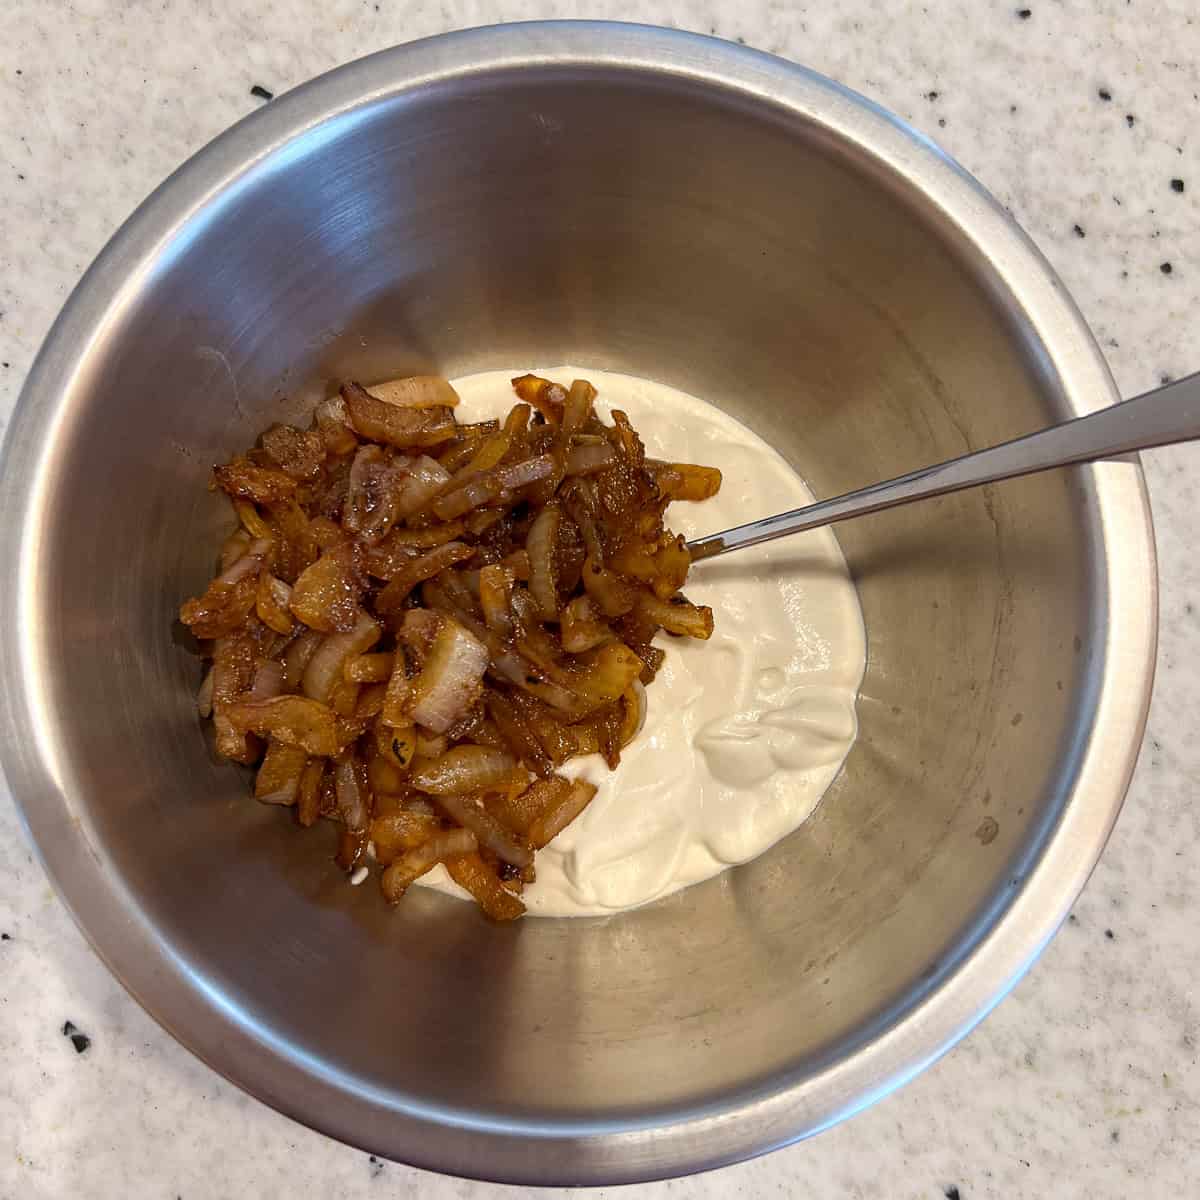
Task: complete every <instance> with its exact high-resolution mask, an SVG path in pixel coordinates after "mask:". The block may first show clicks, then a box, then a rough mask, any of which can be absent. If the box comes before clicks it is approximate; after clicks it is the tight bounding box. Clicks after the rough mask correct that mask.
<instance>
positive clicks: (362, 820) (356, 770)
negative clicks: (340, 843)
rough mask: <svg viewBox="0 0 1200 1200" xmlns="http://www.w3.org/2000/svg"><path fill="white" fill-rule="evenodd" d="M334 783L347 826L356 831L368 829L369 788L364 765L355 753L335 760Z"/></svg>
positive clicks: (340, 810) (342, 816)
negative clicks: (363, 771)
mask: <svg viewBox="0 0 1200 1200" xmlns="http://www.w3.org/2000/svg"><path fill="white" fill-rule="evenodd" d="M333 785H334V788H335V789H336V793H337V806H338V813H339V814H340V815H341V818H342V821H343V823H344V824H345V826H346V828H347V829H352V830H355V831H358V830H361V829H366V827H367V816H368V808H367V796H366V790H367V789H366V784H365V779H364V777H363V774H362V766H361V764H360V763H359V762H358V760H357V759H356V758H355V757H354V755H353V754H348V755H346V756H344V757H342V758H338V759H336V760H335V761H334V764H333Z"/></svg>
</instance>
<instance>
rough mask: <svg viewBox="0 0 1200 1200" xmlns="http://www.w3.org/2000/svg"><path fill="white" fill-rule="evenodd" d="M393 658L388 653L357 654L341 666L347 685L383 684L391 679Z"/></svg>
mask: <svg viewBox="0 0 1200 1200" xmlns="http://www.w3.org/2000/svg"><path fill="white" fill-rule="evenodd" d="M394 665H395V656H394V655H392V654H390V653H386V652H385V653H383V654H359V655H356V656H355V657H353V658H348V659H346V661H345V662H344V663H343V664H342V677H343V678H344V679H345V680H346V682H347V683H385V682H386V681H387V680H389V679H391V677H392V667H393V666H394Z"/></svg>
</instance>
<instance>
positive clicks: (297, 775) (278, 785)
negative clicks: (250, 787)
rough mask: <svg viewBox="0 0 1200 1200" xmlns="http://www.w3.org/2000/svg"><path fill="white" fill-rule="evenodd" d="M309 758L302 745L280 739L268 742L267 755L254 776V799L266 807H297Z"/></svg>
mask: <svg viewBox="0 0 1200 1200" xmlns="http://www.w3.org/2000/svg"><path fill="white" fill-rule="evenodd" d="M307 763H308V755H307V754H306V753H305V751H304V749H303V747H301V746H289V745H288V744H287V743H286V742H281V741H279V740H278V739H277V738H272V739H271V740H270V741H269V742H268V743H267V753H266V756H265V757H264V758H263V760H262V766H260V767H259V768H258V774H257V775H256V776H255V777H254V798H255V800H261V801H262V802H263V803H264V804H295V803H296V799H297V797H298V796H299V794H300V779H301V776H302V775H303V774H304V768H305V765H306V764H307Z"/></svg>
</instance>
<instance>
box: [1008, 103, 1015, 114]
mask: <svg viewBox="0 0 1200 1200" xmlns="http://www.w3.org/2000/svg"><path fill="white" fill-rule="evenodd" d="M1008 111H1009V112H1010V113H1015V112H1016V111H1017V106H1016V105H1015V104H1010V105H1009V106H1008Z"/></svg>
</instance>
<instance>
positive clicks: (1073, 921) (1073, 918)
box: [1067, 913, 1079, 925]
mask: <svg viewBox="0 0 1200 1200" xmlns="http://www.w3.org/2000/svg"><path fill="white" fill-rule="evenodd" d="M1067 920H1068V921H1070V923H1071V924H1072V925H1078V924H1079V918H1078V917H1077V916H1076V915H1075V914H1074V913H1072V914H1071V915H1070V916H1069V917H1068V918H1067Z"/></svg>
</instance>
